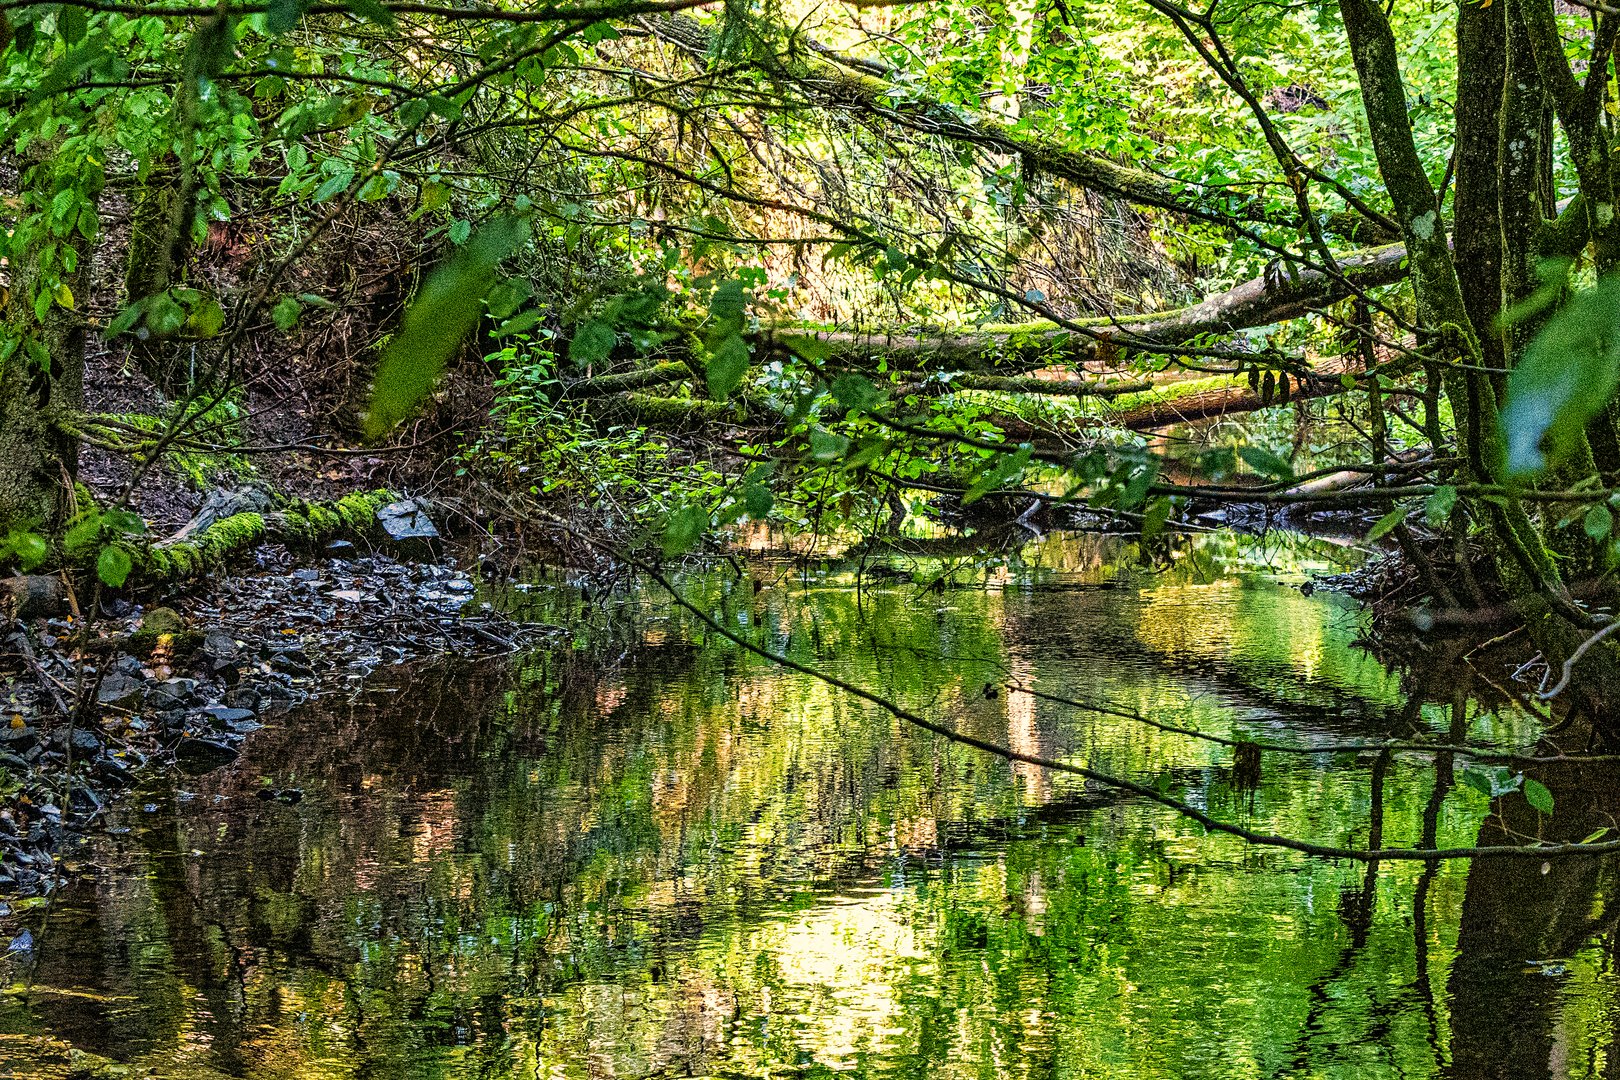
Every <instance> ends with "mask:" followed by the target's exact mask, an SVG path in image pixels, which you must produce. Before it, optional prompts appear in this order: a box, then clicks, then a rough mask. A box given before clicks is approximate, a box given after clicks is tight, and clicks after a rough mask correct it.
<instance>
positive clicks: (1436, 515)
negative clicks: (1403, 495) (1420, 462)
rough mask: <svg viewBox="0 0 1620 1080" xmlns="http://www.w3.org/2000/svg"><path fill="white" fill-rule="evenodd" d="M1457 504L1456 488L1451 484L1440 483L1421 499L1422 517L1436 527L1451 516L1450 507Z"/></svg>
mask: <svg viewBox="0 0 1620 1080" xmlns="http://www.w3.org/2000/svg"><path fill="white" fill-rule="evenodd" d="M1456 505H1457V489H1456V487H1454V486H1453V485H1451V484H1442V485H1441V486H1440V487H1437V488H1435V489H1434V493H1433V494H1432V495H1430V496H1429V497H1428V498H1427V499H1424V500H1423V517H1424V519H1425V520H1426V521H1428V523H1429V524H1430V525H1432V526H1434V527H1436V528H1438V527H1439V526H1441V525H1444V524H1445V523H1446V521H1447V519H1449V518H1450V517H1451V511H1452V509H1453V508H1454V507H1455V506H1456Z"/></svg>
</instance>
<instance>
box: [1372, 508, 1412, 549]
mask: <svg viewBox="0 0 1620 1080" xmlns="http://www.w3.org/2000/svg"><path fill="white" fill-rule="evenodd" d="M1405 520H1406V507H1404V506H1397V507H1396V508H1395V509H1393V510H1391V511H1390V512H1389V513H1387V514H1385V515H1384V516H1383V517H1381V518H1379V519H1378V521H1377V522H1376V523H1374V525H1373V527H1372V528H1370V529H1368V530H1367V535H1366V536H1365V537H1363V540H1364V541H1365V542H1366V543H1369V544H1371V543H1373V542H1374V541H1377V540H1382V539H1383V538H1384V537H1386V536H1388V535H1389V534H1390V533H1391V532H1392V531H1393V530H1394V528H1395V526H1397V525H1399V524H1400V523H1401V522H1403V521H1405Z"/></svg>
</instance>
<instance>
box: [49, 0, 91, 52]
mask: <svg viewBox="0 0 1620 1080" xmlns="http://www.w3.org/2000/svg"><path fill="white" fill-rule="evenodd" d="M89 25H90V14H89V12H87V11H85V10H84V8H81V7H73V6H71V5H70V6H66V7H62V8H58V9H57V12H56V32H57V33H59V34H61V35H62V40H63V41H65V42H67V43H68V44H69V45H77V44H78V43H79V42H81V41H83V40H84V32H85V30H86V29H88V28H89Z"/></svg>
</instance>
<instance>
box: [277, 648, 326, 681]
mask: <svg viewBox="0 0 1620 1080" xmlns="http://www.w3.org/2000/svg"><path fill="white" fill-rule="evenodd" d="M269 664H270V666H271V667H272V668H273V669H275V670H276V671H280V672H284V673H286V674H288V675H313V674H315V669H314V668H312V667H310V666H309V656H308V655H307V654H306V653H305V652H304V650H302V649H285V650H283V651H281V652H277V653H272V654H271V656H270V660H269Z"/></svg>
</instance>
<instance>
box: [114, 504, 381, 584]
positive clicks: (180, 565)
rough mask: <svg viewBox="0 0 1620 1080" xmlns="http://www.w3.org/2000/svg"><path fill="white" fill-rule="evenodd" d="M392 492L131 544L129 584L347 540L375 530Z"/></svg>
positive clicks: (248, 516) (240, 517) (242, 516)
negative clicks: (245, 555) (255, 554)
mask: <svg viewBox="0 0 1620 1080" xmlns="http://www.w3.org/2000/svg"><path fill="white" fill-rule="evenodd" d="M398 498H399V495H398V494H397V493H395V492H392V491H387V490H384V489H378V490H376V491H367V492H357V493H355V494H352V495H345V496H344V497H343V498H341V499H337V500H334V501H332V502H304V501H297V502H292V503H288V504H287V505H285V506H283V507H282V508H281V509H279V510H272V511H268V512H265V513H257V512H253V511H246V512H243V513H239V514H232V515H231V516H229V517H226V518H221V519H220V520H218V521H216V522H214V523H213V524H212V525H209V526H208V527H207V528H206V529H202V530H201V531H199V532H197V533H196V534H194V535H191V536H188V537H186V538H184V539H173V538H172V539H169V540H160V541H158V542H156V543H153V544H145V545H127V546H128V547H129V553H130V562H131V563H132V565H133V572H132V573H131V575H130V580H131V582H133V583H135V584H141V585H156V584H162V583H167V582H176V581H185V580H189V579H191V578H195V577H200V576H202V575H203V574H205V573H207V572H208V571H210V570H213V569H217V568H218V567H220V566H223V565H224V564H225V563H226V561H227V560H229V559H230V558H231V557H232V556H234V555H238V554H240V553H242V552H244V551H247V550H250V549H252V548H254V547H257V546H258V545H260V544H263V543H268V542H272V541H274V542H279V543H283V544H286V545H288V546H289V547H296V548H304V549H311V548H315V547H318V546H320V545H321V544H323V543H326V542H327V541H329V540H334V539H338V538H339V537H343V536H362V537H363V536H366V535H369V534H371V533H372V532H374V531H375V530H376V528H377V511H378V510H380V509H382V508H383V507H384V506H387V505H388V504H389V503H391V502H394V501H396V500H397V499H398Z"/></svg>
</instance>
